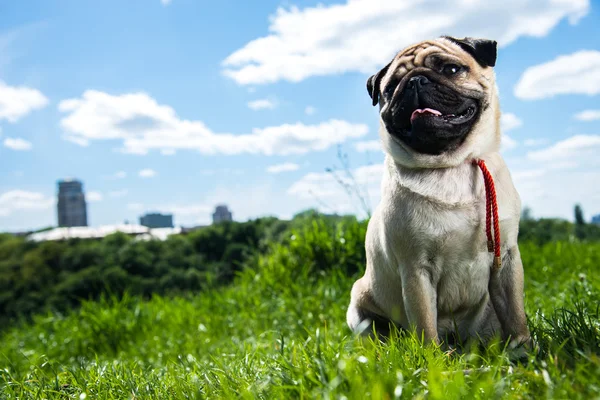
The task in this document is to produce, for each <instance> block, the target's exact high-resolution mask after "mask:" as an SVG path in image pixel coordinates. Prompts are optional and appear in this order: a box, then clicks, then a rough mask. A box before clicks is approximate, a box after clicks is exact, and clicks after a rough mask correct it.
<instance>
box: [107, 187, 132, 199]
mask: <svg viewBox="0 0 600 400" xmlns="http://www.w3.org/2000/svg"><path fill="white" fill-rule="evenodd" d="M127 194H129V190H127V189H120V190H113V191H111V192H108V195H109V196H110V197H113V198H119V197H124V196H127Z"/></svg>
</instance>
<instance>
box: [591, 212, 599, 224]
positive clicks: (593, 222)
mask: <svg viewBox="0 0 600 400" xmlns="http://www.w3.org/2000/svg"><path fill="white" fill-rule="evenodd" d="M592 224H596V225H600V214H598V215H594V216H593V217H592Z"/></svg>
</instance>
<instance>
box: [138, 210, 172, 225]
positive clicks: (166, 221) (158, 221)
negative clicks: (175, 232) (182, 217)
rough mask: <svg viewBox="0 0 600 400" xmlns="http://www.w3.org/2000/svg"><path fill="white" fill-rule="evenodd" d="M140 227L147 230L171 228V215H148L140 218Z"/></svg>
mask: <svg viewBox="0 0 600 400" xmlns="http://www.w3.org/2000/svg"><path fill="white" fill-rule="evenodd" d="M140 225H143V226H146V227H148V228H172V227H173V214H160V213H148V214H146V215H142V216H141V217H140Z"/></svg>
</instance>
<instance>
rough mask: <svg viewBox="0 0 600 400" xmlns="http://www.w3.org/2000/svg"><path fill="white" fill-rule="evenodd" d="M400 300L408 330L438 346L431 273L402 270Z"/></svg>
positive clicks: (417, 269) (420, 269) (434, 293)
mask: <svg viewBox="0 0 600 400" xmlns="http://www.w3.org/2000/svg"><path fill="white" fill-rule="evenodd" d="M402 298H403V300H404V308H405V310H406V317H407V319H408V324H409V325H410V327H409V328H410V329H415V330H416V333H417V335H419V337H421V336H423V338H424V340H425V342H426V343H428V342H431V341H433V342H435V343H436V344H439V340H438V334H437V293H436V291H435V285H434V284H433V281H432V277H431V273H430V272H429V271H428V270H427V269H426V268H423V267H417V268H404V269H403V273H402Z"/></svg>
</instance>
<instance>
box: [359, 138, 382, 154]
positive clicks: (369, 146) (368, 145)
mask: <svg viewBox="0 0 600 400" xmlns="http://www.w3.org/2000/svg"><path fill="white" fill-rule="evenodd" d="M354 148H355V149H356V151H358V152H359V153H364V152H367V151H383V149H382V147H381V142H380V141H379V140H366V141H363V142H356V143H354Z"/></svg>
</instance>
